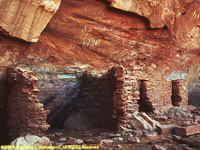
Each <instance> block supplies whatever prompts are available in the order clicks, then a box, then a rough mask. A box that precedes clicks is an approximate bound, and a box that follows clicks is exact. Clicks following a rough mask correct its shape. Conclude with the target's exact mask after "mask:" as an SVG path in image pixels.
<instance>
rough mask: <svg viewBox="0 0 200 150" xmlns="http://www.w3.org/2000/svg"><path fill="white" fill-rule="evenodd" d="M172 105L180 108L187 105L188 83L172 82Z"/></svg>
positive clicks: (182, 81)
mask: <svg viewBox="0 0 200 150" xmlns="http://www.w3.org/2000/svg"><path fill="white" fill-rule="evenodd" d="M172 104H173V105H174V106H181V107H186V106H187V105H188V81H186V80H174V81H172Z"/></svg>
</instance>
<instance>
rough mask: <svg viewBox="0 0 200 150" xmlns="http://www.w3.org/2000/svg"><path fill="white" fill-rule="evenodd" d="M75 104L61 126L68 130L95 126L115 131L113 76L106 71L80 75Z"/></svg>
mask: <svg viewBox="0 0 200 150" xmlns="http://www.w3.org/2000/svg"><path fill="white" fill-rule="evenodd" d="M81 81H82V82H81V88H80V93H79V95H78V96H77V97H76V99H75V101H77V102H76V105H75V107H74V109H73V110H72V111H71V113H70V114H69V116H68V118H67V119H66V121H65V123H64V124H63V127H64V128H66V129H68V130H75V129H91V128H96V129H99V130H101V131H102V130H103V131H106V130H107V131H116V115H115V109H114V103H113V88H114V78H113V76H110V75H109V74H107V73H98V72H94V71H93V72H86V73H84V74H83V76H82V77H81Z"/></svg>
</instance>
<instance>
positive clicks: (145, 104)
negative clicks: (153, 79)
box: [138, 80, 153, 112]
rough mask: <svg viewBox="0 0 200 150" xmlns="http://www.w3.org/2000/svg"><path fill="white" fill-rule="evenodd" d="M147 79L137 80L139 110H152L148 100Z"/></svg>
mask: <svg viewBox="0 0 200 150" xmlns="http://www.w3.org/2000/svg"><path fill="white" fill-rule="evenodd" d="M147 82H148V80H139V83H138V85H139V91H140V99H139V101H138V104H139V111H140V112H153V106H152V104H151V102H150V99H149V97H148V94H147V92H149V91H147V84H146V83H147Z"/></svg>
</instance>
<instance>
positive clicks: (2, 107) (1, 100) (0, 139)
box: [0, 67, 8, 145]
mask: <svg viewBox="0 0 200 150" xmlns="http://www.w3.org/2000/svg"><path fill="white" fill-rule="evenodd" d="M0 72H1V73H0V91H1V92H0V132H1V134H0V145H1V144H5V143H6V142H7V140H8V127H7V111H6V105H7V92H8V86H7V70H6V67H0ZM7 144H8V143H7Z"/></svg>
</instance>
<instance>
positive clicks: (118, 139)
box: [113, 137, 124, 142]
mask: <svg viewBox="0 0 200 150" xmlns="http://www.w3.org/2000/svg"><path fill="white" fill-rule="evenodd" d="M113 140H114V141H120V142H121V141H124V138H123V137H114V138H113Z"/></svg>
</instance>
